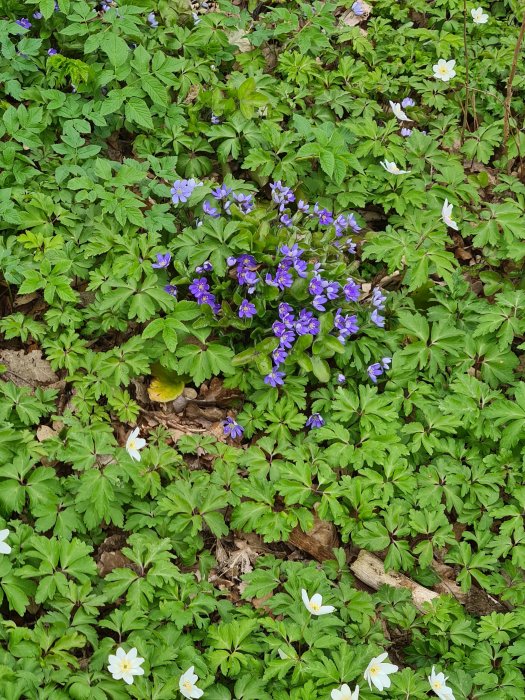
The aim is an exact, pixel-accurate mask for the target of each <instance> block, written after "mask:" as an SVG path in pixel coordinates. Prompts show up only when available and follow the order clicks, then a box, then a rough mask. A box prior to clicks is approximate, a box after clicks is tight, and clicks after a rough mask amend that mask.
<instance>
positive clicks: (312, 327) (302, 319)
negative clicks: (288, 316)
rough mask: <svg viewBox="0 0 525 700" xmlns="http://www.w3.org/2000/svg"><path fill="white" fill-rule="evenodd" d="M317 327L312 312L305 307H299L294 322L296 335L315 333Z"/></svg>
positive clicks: (316, 320) (317, 329)
mask: <svg viewBox="0 0 525 700" xmlns="http://www.w3.org/2000/svg"><path fill="white" fill-rule="evenodd" d="M319 327H320V326H319V321H318V319H316V318H315V317H314V315H313V313H312V312H311V311H307V310H306V309H301V311H300V312H299V316H298V317H297V321H296V322H295V331H296V333H297V335H306V334H307V333H312V334H313V335H315V334H316V333H318V332H319Z"/></svg>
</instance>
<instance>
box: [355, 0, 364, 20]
mask: <svg viewBox="0 0 525 700" xmlns="http://www.w3.org/2000/svg"><path fill="white" fill-rule="evenodd" d="M352 12H353V13H354V15H357V17H361V16H362V15H364V14H365V13H366V8H365V6H364V5H363V3H362V2H361V0H356V1H355V2H354V4H353V5H352Z"/></svg>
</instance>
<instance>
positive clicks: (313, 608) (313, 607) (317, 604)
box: [310, 603, 321, 612]
mask: <svg viewBox="0 0 525 700" xmlns="http://www.w3.org/2000/svg"><path fill="white" fill-rule="evenodd" d="M310 607H311V608H312V610H315V612H317V611H318V610H319V608H320V607H321V606H320V605H319V603H310Z"/></svg>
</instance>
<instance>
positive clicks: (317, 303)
mask: <svg viewBox="0 0 525 700" xmlns="http://www.w3.org/2000/svg"><path fill="white" fill-rule="evenodd" d="M327 301H328V299H327V298H326V297H325V296H323V295H322V294H317V295H316V296H315V297H314V298H313V299H312V306H313V307H314V309H316V310H317V311H326V306H325V304H326V302H327Z"/></svg>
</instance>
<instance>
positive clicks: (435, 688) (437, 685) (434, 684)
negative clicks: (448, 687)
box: [432, 681, 442, 690]
mask: <svg viewBox="0 0 525 700" xmlns="http://www.w3.org/2000/svg"><path fill="white" fill-rule="evenodd" d="M432 687H433V688H434V690H441V688H442V685H441V683H440V681H434V683H433V684H432Z"/></svg>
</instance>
